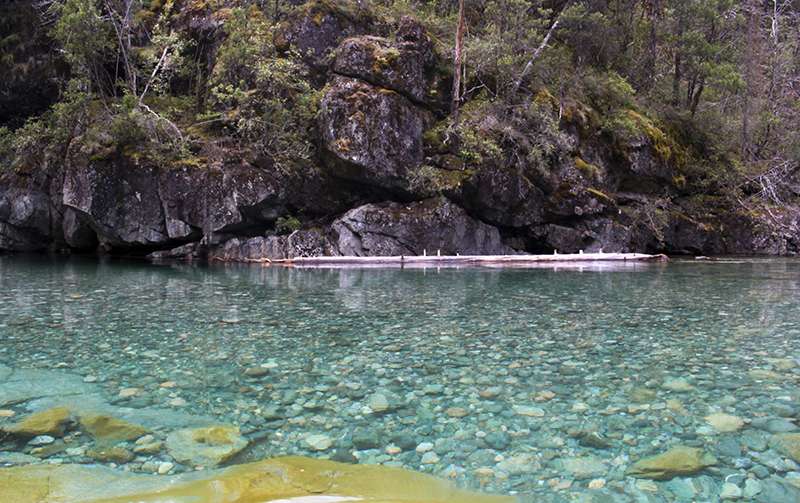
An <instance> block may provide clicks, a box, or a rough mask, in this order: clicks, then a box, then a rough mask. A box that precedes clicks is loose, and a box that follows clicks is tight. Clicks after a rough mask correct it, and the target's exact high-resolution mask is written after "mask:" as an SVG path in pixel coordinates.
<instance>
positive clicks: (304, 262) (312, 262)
mask: <svg viewBox="0 0 800 503" xmlns="http://www.w3.org/2000/svg"><path fill="white" fill-rule="evenodd" d="M667 260H669V259H668V258H667V256H666V255H647V254H643V253H574V254H563V255H560V254H553V255H455V256H452V255H451V256H439V255H428V256H399V257H295V258H291V259H285V260H273V261H271V264H275V265H284V266H293V267H337V266H340V267H341V266H345V267H368V266H401V267H402V266H409V267H414V266H417V267H420V266H433V267H459V266H491V267H502V266H508V267H519V266H525V265H535V264H554V265H557V264H562V263H564V264H576V265H577V264H593V263H599V262H603V263H605V262H615V263H627V262H666V261H667Z"/></svg>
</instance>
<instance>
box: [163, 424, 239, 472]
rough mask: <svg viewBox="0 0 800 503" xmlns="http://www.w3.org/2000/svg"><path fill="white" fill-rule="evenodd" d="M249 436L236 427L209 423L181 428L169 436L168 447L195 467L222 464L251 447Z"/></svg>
mask: <svg viewBox="0 0 800 503" xmlns="http://www.w3.org/2000/svg"><path fill="white" fill-rule="evenodd" d="M247 444H248V442H247V439H245V438H244V437H242V435H241V434H240V433H239V428H236V427H234V426H209V427H207V428H188V429H183V430H177V431H174V432H172V433H170V434H169V435H168V436H167V450H168V451H169V453H170V455H171V456H172V457H173V458H175V459H177V460H178V461H180V462H181V463H187V464H190V465H195V466H204V467H214V466H218V465H220V464H222V463H224V462H226V461H228V460H229V459H231V458H232V457H233V456H235V455H236V454H238V453H239V452H241V451H242V449H244V448H245V447H247Z"/></svg>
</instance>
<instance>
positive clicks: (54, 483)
mask: <svg viewBox="0 0 800 503" xmlns="http://www.w3.org/2000/svg"><path fill="white" fill-rule="evenodd" d="M309 496H331V497H340V498H341V499H340V500H339V501H348V500H347V499H345V498H349V499H350V500H355V499H356V498H357V499H358V500H360V501H363V502H364V503H512V502H513V501H514V499H513V498H511V497H504V496H488V495H481V494H477V493H471V492H467V491H463V490H460V489H457V488H455V487H453V486H452V485H451V484H450V483H448V482H446V481H444V480H440V479H437V478H435V477H432V476H430V475H425V474H421V473H416V472H412V471H408V470H402V469H399V468H390V467H384V466H369V465H347V464H340V463H334V462H332V461H325V460H316V459H308V458H300V457H286V458H278V459H274V460H267V461H261V462H258V463H252V464H247V465H240V466H236V467H232V468H227V469H224V470H218V471H211V472H197V473H191V474H185V475H175V476H166V477H164V476H161V477H160V476H155V475H138V474H131V473H125V472H121V471H115V470H111V469H108V468H100V467H88V466H78V465H60V466H59V465H33V466H26V467H16V468H5V469H0V501H13V502H15V503H34V502H37V503H38V502H40V501H47V502H48V503H74V502H85V503H123V502H130V501H136V502H141V503H156V502H158V503H166V502H171V503H197V502H219V503H263V502H268V501H273V500H280V499H291V498H300V497H309ZM328 501H336V500H334V499H329V500H328Z"/></svg>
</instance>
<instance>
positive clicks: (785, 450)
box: [770, 433, 800, 463]
mask: <svg viewBox="0 0 800 503" xmlns="http://www.w3.org/2000/svg"><path fill="white" fill-rule="evenodd" d="M770 446H772V447H773V448H774V449H775V450H777V451H778V452H780V453H781V454H783V455H785V456H789V457H790V458H792V459H793V460H794V461H795V462H797V463H800V433H780V434H778V435H775V436H773V437H772V439H771V440H770Z"/></svg>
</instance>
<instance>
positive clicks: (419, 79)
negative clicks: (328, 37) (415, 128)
mask: <svg viewBox="0 0 800 503" xmlns="http://www.w3.org/2000/svg"><path fill="white" fill-rule="evenodd" d="M333 71H334V72H336V73H338V74H340V75H345V76H348V77H353V78H358V79H361V80H364V81H366V82H369V83H371V84H373V85H375V86H378V87H383V88H385V89H391V90H392V91H396V92H398V93H400V94H402V95H403V96H405V97H407V98H409V99H411V100H412V101H414V102H416V103H424V104H429V105H432V106H440V105H441V104H442V103H443V102H444V100H445V99H446V86H445V79H444V76H443V75H441V74H440V73H439V72H438V71H437V57H436V54H435V52H434V48H433V43H432V42H431V39H430V37H429V36H428V35H427V33H426V32H425V30H424V28H423V27H422V26H421V25H420V24H419V23H418V22H417V21H415V20H414V19H412V18H410V17H405V18H403V19H402V20H401V22H400V27H399V29H398V33H397V35H396V37H395V39H394V40H390V39H387V38H383V37H373V36H361V37H353V38H349V39H346V40H344V41H343V42H342V43H341V45H339V47H338V48H337V49H336V52H335V59H334V63H333Z"/></svg>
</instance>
